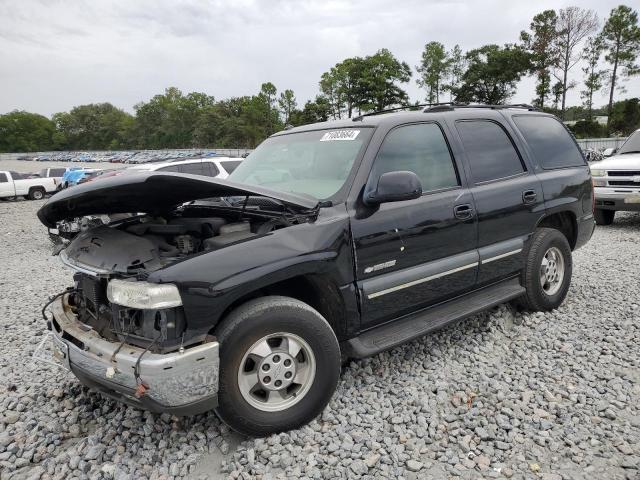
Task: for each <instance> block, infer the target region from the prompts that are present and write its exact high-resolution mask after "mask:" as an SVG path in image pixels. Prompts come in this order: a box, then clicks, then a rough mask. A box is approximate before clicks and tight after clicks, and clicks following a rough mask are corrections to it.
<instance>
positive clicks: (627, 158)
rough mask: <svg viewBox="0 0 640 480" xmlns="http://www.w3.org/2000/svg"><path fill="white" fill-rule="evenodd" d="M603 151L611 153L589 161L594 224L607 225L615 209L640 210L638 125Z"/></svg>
mask: <svg viewBox="0 0 640 480" xmlns="http://www.w3.org/2000/svg"><path fill="white" fill-rule="evenodd" d="M607 154H608V155H612V156H610V157H609V158H605V159H604V160H602V161H601V162H596V163H593V164H591V175H592V176H593V185H594V187H595V195H596V198H595V202H596V205H595V211H594V216H595V219H596V223H597V224H598V225H611V223H613V219H614V217H615V215H616V211H618V210H624V211H636V212H638V211H640V129H639V130H636V131H635V132H633V133H632V134H631V135H629V138H627V141H626V142H624V143H623V144H622V146H621V147H620V148H619V149H607V150H605V155H607Z"/></svg>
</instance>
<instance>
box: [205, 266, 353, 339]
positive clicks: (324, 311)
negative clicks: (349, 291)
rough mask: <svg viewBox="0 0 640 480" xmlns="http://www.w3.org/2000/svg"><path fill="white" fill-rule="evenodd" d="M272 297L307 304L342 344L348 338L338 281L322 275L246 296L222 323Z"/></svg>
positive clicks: (296, 278) (283, 282) (231, 307)
mask: <svg viewBox="0 0 640 480" xmlns="http://www.w3.org/2000/svg"><path fill="white" fill-rule="evenodd" d="M270 295H280V296H284V297H290V298H295V299H296V300H300V301H301V302H304V303H306V304H307V305H309V306H310V307H312V308H314V309H315V310H317V311H318V312H319V313H320V315H322V316H323V317H324V318H325V319H326V320H327V322H329V325H330V326H331V328H332V329H333V331H334V333H335V334H336V337H337V338H338V340H343V339H345V338H346V337H347V334H348V330H349V329H348V326H347V316H348V313H347V311H348V309H347V308H346V307H347V306H346V305H345V300H344V298H343V295H342V293H341V290H340V288H339V287H338V285H336V284H335V282H334V281H332V280H331V279H329V278H327V277H326V276H323V275H320V274H301V275H296V276H293V277H289V278H286V279H284V280H279V281H277V282H274V283H271V284H268V285H264V286H261V287H260V288H256V289H254V290H252V291H250V292H247V293H244V294H243V295H242V296H240V297H239V298H237V299H235V300H234V301H233V302H232V303H231V304H229V305H228V306H227V307H226V308H225V309H224V311H223V312H222V314H221V315H220V317H219V318H220V321H222V320H223V319H224V318H225V317H226V316H227V315H228V314H229V313H230V312H231V311H233V310H234V309H236V308H237V307H239V306H240V305H242V304H243V303H246V302H247V301H249V300H252V299H254V298H259V297H266V296H270ZM218 324H219V322H218ZM216 327H217V325H216Z"/></svg>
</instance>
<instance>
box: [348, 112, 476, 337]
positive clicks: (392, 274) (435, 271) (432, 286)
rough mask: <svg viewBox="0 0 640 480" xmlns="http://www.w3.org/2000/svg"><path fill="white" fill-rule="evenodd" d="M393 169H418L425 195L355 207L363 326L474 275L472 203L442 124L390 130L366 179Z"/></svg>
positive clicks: (469, 284) (458, 286)
mask: <svg viewBox="0 0 640 480" xmlns="http://www.w3.org/2000/svg"><path fill="white" fill-rule="evenodd" d="M391 171H412V172H414V173H416V174H417V175H418V177H419V178H420V181H421V183H422V190H423V195H422V196H421V197H420V198H418V199H415V200H408V201H399V202H393V203H384V204H382V205H380V206H378V207H375V208H371V207H366V206H364V205H362V204H360V205H359V206H357V207H356V209H355V211H354V212H352V214H351V218H352V224H351V230H352V235H353V240H354V246H355V256H356V270H357V271H356V278H357V282H358V288H359V291H360V298H361V306H362V329H363V330H364V329H367V328H371V327H374V326H376V325H378V324H381V323H384V322H387V321H390V320H393V319H394V318H396V317H398V316H401V315H403V314H406V313H410V312H412V311H415V310H418V309H422V308H425V307H428V306H430V305H433V304H435V303H439V302H441V301H444V300H446V299H448V298H451V297H453V296H456V295H459V294H461V293H463V292H465V291H468V290H470V289H472V288H473V287H474V285H475V282H476V272H477V265H478V252H477V249H476V236H477V222H476V215H475V206H474V203H473V199H472V196H471V193H470V192H469V190H468V189H467V187H466V181H465V179H464V173H463V172H462V170H461V169H460V168H459V166H458V165H457V164H456V162H455V160H454V159H453V156H452V154H451V151H450V148H449V146H448V143H447V141H446V139H445V135H444V132H443V129H442V128H441V126H440V125H439V124H437V123H435V122H429V123H418V124H408V125H402V126H399V127H396V128H394V129H392V130H391V131H390V132H389V133H388V134H387V136H386V138H385V139H384V141H383V143H382V146H381V148H380V150H379V152H378V154H377V157H376V159H375V161H374V164H373V167H372V171H371V174H370V178H369V182H368V184H373V185H375V184H377V179H378V178H379V177H380V175H382V174H383V173H386V172H391ZM372 182H374V183H372Z"/></svg>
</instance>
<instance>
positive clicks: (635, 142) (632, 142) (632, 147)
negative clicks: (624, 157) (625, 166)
mask: <svg viewBox="0 0 640 480" xmlns="http://www.w3.org/2000/svg"><path fill="white" fill-rule="evenodd" d="M632 152H635V153H638V152H640V130H636V131H635V132H633V133H632V134H631V135H630V136H629V138H627V141H626V142H624V144H623V145H622V146H621V147H620V150H618V154H622V153H632Z"/></svg>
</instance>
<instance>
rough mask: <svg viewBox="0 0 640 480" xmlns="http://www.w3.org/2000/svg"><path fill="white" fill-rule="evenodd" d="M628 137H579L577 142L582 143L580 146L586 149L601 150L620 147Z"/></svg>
mask: <svg viewBox="0 0 640 480" xmlns="http://www.w3.org/2000/svg"><path fill="white" fill-rule="evenodd" d="M626 139H627V138H626V137H616V138H578V139H576V142H578V145H580V148H581V149H582V150H583V151H584V150H585V149H590V150H597V151H599V152H601V151H602V150H604V149H605V148H619V147H620V145H622V144H623V143H624V141H625V140H626Z"/></svg>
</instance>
